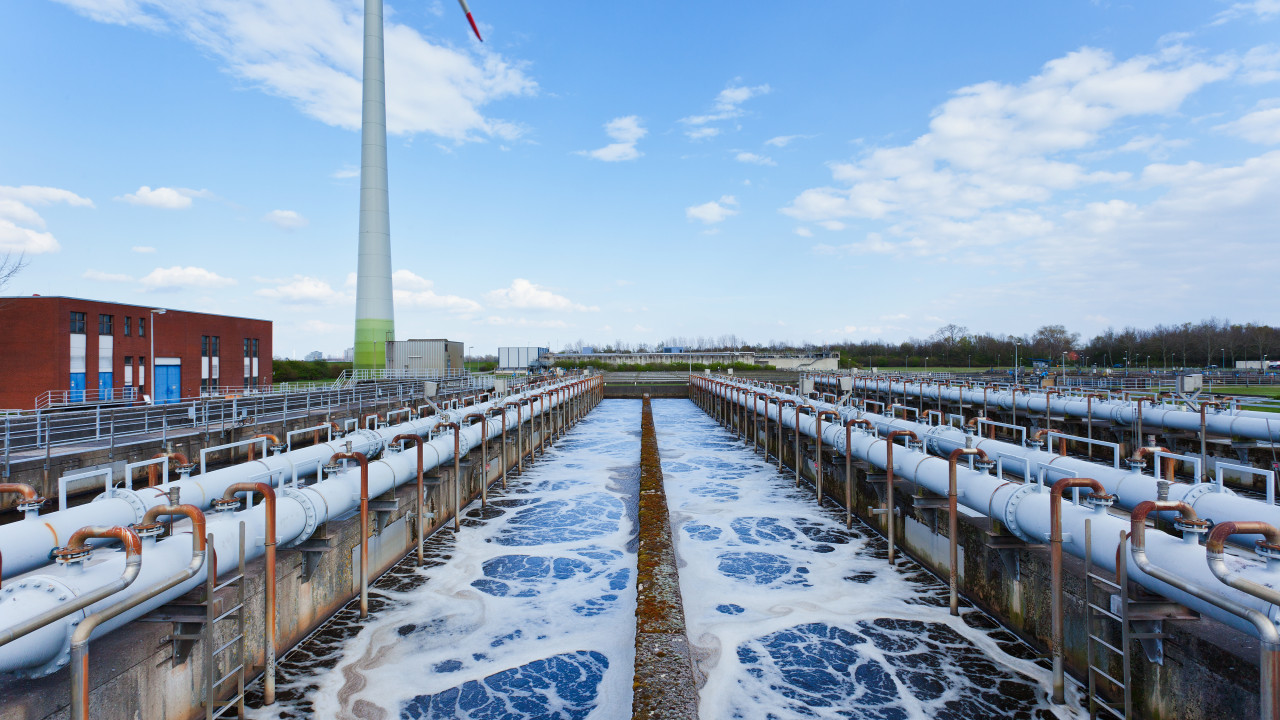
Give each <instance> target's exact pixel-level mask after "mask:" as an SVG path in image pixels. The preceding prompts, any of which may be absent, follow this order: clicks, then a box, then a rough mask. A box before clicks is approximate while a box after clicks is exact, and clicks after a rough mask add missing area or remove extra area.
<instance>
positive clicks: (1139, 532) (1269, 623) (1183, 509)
mask: <svg viewBox="0 0 1280 720" xmlns="http://www.w3.org/2000/svg"><path fill="white" fill-rule="evenodd" d="M1153 510H1157V511H1162V510H1177V511H1179V512H1180V513H1181V515H1182V518H1183V520H1184V521H1192V522H1194V521H1198V520H1199V518H1197V517H1196V513H1195V510H1192V509H1191V506H1189V505H1187V504H1186V503H1181V502H1170V501H1154V500H1153V501H1148V502H1144V503H1141V504H1140V505H1138V507H1136V508H1134V509H1133V521H1132V525H1131V530H1130V537H1131V539H1132V542H1131V543H1130V546H1129V552H1130V555H1132V557H1133V562H1134V564H1135V565H1137V566H1138V568H1139V569H1140V570H1141V571H1142V572H1144V573H1146V574H1148V575H1150V576H1152V577H1154V578H1156V579H1158V580H1161V581H1163V582H1165V583H1168V584H1169V585H1170V586H1172V587H1175V588H1177V589H1179V590H1181V591H1182V592H1185V593H1187V594H1189V595H1191V596H1193V597H1196V598H1199V599H1200V600H1203V601H1205V602H1207V603H1210V604H1211V605H1213V606H1214V607H1216V608H1221V609H1222V610H1225V611H1227V612H1229V613H1231V614H1232V615H1234V616H1237V617H1240V618H1243V619H1245V620H1247V621H1248V622H1249V623H1251V624H1252V625H1253V629H1254V634H1256V635H1257V636H1258V638H1259V640H1261V643H1262V647H1261V657H1260V658H1259V662H1258V672H1259V686H1258V704H1259V706H1260V710H1261V717H1262V720H1280V702H1277V694H1276V693H1277V683H1278V678H1280V632H1277V631H1276V625H1275V622H1274V619H1273V618H1271V617H1268V616H1267V615H1266V614H1264V613H1262V612H1260V611H1258V610H1257V609H1256V608H1253V607H1249V606H1248V605H1246V604H1244V603H1241V602H1237V601H1236V600H1234V599H1231V598H1227V597H1223V596H1222V595H1221V594H1219V593H1215V592H1212V591H1210V590H1208V589H1206V588H1205V587H1203V586H1201V585H1199V584H1196V583H1194V582H1188V581H1187V580H1186V579H1184V578H1182V577H1180V576H1178V575H1176V574H1174V573H1173V572H1170V571H1169V570H1166V569H1165V568H1164V567H1162V566H1160V565H1157V564H1155V563H1154V562H1152V561H1151V560H1150V559H1149V558H1148V557H1147V535H1146V532H1147V523H1146V520H1147V514H1148V513H1150V512H1151V511H1153ZM1196 529H1197V530H1198V532H1188V533H1186V535H1187V537H1189V538H1190V541H1189V542H1195V536H1196V535H1198V534H1200V533H1202V532H1203V528H1196ZM1225 538H1226V534H1225V533H1224V534H1223V535H1221V536H1220V538H1219V542H1221V540H1225ZM1216 550H1217V552H1218V554H1221V545H1218V547H1217V549H1216ZM1206 556H1207V553H1206ZM1271 607H1274V605H1271Z"/></svg>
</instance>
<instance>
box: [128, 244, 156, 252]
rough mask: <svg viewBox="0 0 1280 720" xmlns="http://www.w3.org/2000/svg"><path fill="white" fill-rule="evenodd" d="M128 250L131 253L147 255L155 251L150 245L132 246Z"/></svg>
mask: <svg viewBox="0 0 1280 720" xmlns="http://www.w3.org/2000/svg"><path fill="white" fill-rule="evenodd" d="M129 249H130V250H132V251H133V252H136V253H141V254H148V253H153V252H155V251H156V249H155V248H153V247H151V246H150V245H134V246H133V247H131V248H129Z"/></svg>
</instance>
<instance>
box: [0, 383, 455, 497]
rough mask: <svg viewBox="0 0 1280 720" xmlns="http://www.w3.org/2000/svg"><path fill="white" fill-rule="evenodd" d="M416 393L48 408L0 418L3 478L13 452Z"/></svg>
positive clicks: (370, 389) (332, 392) (351, 392)
mask: <svg viewBox="0 0 1280 720" xmlns="http://www.w3.org/2000/svg"><path fill="white" fill-rule="evenodd" d="M464 390H465V389H464ZM421 395H422V384H421V382H419V381H417V380H413V381H407V380H401V381H383V382H370V383H364V384H360V385H354V386H352V387H350V388H332V387H329V388H321V389H312V390H310V391H306V392H298V393H273V392H259V393H256V394H250V395H244V396H234V395H232V396H217V397H198V398H187V399H185V400H183V401H181V402H178V403H170V404H164V405H134V406H120V407H116V406H110V405H105V406H97V407H93V408H89V409H84V410H75V409H52V410H36V411H28V412H24V413H20V414H11V415H4V416H2V417H0V440H2V441H3V445H2V446H0V454H2V455H3V461H4V465H3V467H4V473H3V477H8V475H9V463H10V456H11V454H12V453H15V452H22V451H27V450H32V449H37V448H42V449H43V448H48V447H56V446H60V445H91V446H92V445H108V444H110V445H111V446H113V447H114V445H115V444H117V443H118V442H120V441H122V440H125V439H128V438H131V437H138V436H143V435H148V434H151V435H159V437H160V438H161V439H162V440H165V439H167V438H168V436H169V434H171V433H182V434H185V432H187V431H195V432H199V431H204V432H211V431H216V430H221V429H225V428H227V427H234V426H236V425H249V424H258V423H267V422H278V421H280V422H283V421H288V420H289V419H297V418H302V417H306V416H308V415H311V414H313V413H329V412H335V411H340V410H349V409H354V410H356V412H363V410H364V408H365V407H371V406H373V405H375V404H386V403H389V402H390V403H394V402H409V401H414V400H416V399H417V398H419V397H421Z"/></svg>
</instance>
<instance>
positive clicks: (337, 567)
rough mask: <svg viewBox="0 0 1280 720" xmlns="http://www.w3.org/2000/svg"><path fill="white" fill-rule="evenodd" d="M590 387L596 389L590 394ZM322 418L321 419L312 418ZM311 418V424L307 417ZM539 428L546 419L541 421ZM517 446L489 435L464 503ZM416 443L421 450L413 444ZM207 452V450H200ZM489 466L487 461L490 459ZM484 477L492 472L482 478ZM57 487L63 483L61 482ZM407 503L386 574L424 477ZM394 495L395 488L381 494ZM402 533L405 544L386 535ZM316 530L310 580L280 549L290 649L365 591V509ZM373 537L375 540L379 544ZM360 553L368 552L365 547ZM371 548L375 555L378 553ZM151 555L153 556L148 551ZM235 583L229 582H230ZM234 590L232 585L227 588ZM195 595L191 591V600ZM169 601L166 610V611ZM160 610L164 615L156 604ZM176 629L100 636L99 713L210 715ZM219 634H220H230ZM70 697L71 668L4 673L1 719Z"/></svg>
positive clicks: (95, 683)
mask: <svg viewBox="0 0 1280 720" xmlns="http://www.w3.org/2000/svg"><path fill="white" fill-rule="evenodd" d="M587 397H590V395H588V396H587ZM547 417H549V418H552V421H551V423H549V427H548V431H547V436H548V438H547V439H548V442H550V437H551V435H552V434H553V433H554V432H555V431H558V430H559V429H560V423H559V417H558V415H554V416H547ZM312 424H315V423H312ZM300 427H306V425H300ZM538 429H539V430H541V429H542V426H541V423H539V426H538ZM508 432H509V436H510V437H509V439H508V442H507V452H506V454H505V456H504V455H503V452H502V442H501V437H500V436H499V437H498V438H495V439H493V440H490V441H489V443H488V448H487V450H488V457H487V458H482V457H481V454H482V453H481V449H480V448H476V449H475V450H473V451H472V452H471V453H469V454H467V455H466V456H464V457H463V458H462V461H461V463H460V466H461V471H462V472H461V474H462V487H461V492H462V496H463V507H464V509H465V507H466V506H467V505H468V504H469V503H470V502H472V501H474V500H476V499H477V498H479V497H480V496H481V489H482V485H483V484H487V485H489V486H490V487H492V486H493V485H494V484H495V483H498V484H500V482H501V477H502V473H503V468H504V467H505V468H507V469H508V473H509V475H508V477H509V478H510V477H514V474H515V472H516V470H515V468H516V466H517V454H518V453H517V444H516V439H515V433H516V431H515V430H514V429H513V430H509V431H508ZM521 432H522V434H523V435H522V437H523V440H522V442H523V447H524V449H525V454H526V459H525V464H526V466H527V465H528V464H529V463H530V462H531V461H532V459H531V458H530V457H528V456H529V455H530V453H531V452H532V450H531V448H535V447H536V445H537V444H538V443H539V442H540V441H541V440H542V437H541V435H540V434H539V433H538V432H534V430H533V428H532V427H531V424H530V423H529V422H528V421H526V422H525V423H524V424H523V426H522V428H521ZM255 434H256V433H255ZM407 452H414V451H413V450H412V449H409V450H407ZM197 455H198V453H197ZM486 459H487V460H488V463H487V465H488V466H489V468H488V471H487V473H486V472H483V471H482V468H484V467H485V465H486V462H485V460H486ZM482 476H483V477H484V480H483V482H482V480H481V478H482ZM453 482H454V477H453V465H452V463H449V464H447V465H446V466H444V467H442V468H440V470H439V477H438V478H428V480H427V483H426V493H425V505H426V511H427V512H428V513H434V514H435V517H434V518H431V519H428V520H427V522H428V525H427V527H426V528H424V533H425V534H427V535H430V534H432V533H434V532H435V531H437V530H439V529H440V528H442V527H445V526H446V525H451V524H452V522H453V515H454V513H453V503H454V500H453V497H454V494H453V490H454V484H453ZM55 492H56V491H55ZM394 497H395V498H396V499H397V500H398V507H397V508H396V509H395V510H394V511H389V512H388V513H387V515H386V516H385V517H384V519H385V523H384V525H383V527H384V528H393V527H396V528H398V527H400V526H399V525H397V524H398V523H404V524H405V526H407V529H408V530H409V531H408V532H404V533H392V532H386V531H385V529H384V532H383V534H382V540H383V544H384V547H383V552H382V553H381V557H382V558H383V559H384V562H382V563H381V564H378V565H376V566H375V567H373V568H372V569H371V576H373V577H376V576H377V575H380V574H381V573H383V572H385V571H386V570H388V569H390V567H391V566H392V565H394V564H395V563H396V562H397V561H398V560H399V559H400V558H402V557H404V556H405V555H406V554H408V553H410V552H413V551H414V550H415V543H416V540H417V532H416V528H414V526H413V522H414V519H413V518H412V517H410V515H411V513H413V512H414V511H415V510H416V505H417V487H416V484H415V483H414V482H409V483H406V484H405V485H402V486H401V487H399V488H398V489H397V490H396V491H395V492H394ZM377 499H380V500H389V499H391V496H390V495H388V496H385V497H382V498H377ZM377 529H378V528H377V519H376V515H375V514H374V513H372V512H371V513H370V528H369V530H370V533H371V535H372V534H373V533H374V532H376V531H377ZM393 538H394V539H395V544H396V545H398V547H389V546H387V545H386V543H388V542H392V539H393ZM315 539H327V541H328V543H329V544H330V545H331V546H332V547H331V549H330V550H328V551H326V552H324V553H323V554H321V555H319V557H318V560H317V561H316V565H315V568H314V571H313V573H312V575H311V577H310V579H309V580H308V581H307V582H303V580H302V573H303V566H304V553H303V552H302V551H300V550H296V549H286V548H281V549H280V550H279V555H278V558H277V574H278V579H277V586H276V593H277V596H276V602H277V631H276V632H277V635H276V637H277V641H276V642H277V647H278V649H279V652H280V653H283V651H284V649H285V648H290V647H292V646H294V645H295V644H297V643H298V642H300V641H301V640H303V639H304V638H306V637H307V635H309V634H310V633H311V632H312V631H314V630H315V629H316V628H318V627H319V626H320V625H322V624H323V623H324V622H325V621H326V620H328V619H329V618H330V617H331V616H332V615H333V614H334V613H336V612H337V611H338V610H340V609H341V608H342V607H343V606H344V605H345V604H346V603H348V602H349V601H351V600H352V599H353V598H355V597H358V595H359V583H358V582H357V580H358V560H357V561H356V563H353V562H352V557H353V552H352V551H353V549H356V550H358V547H359V544H360V516H359V514H354V515H352V516H350V517H347V518H344V519H342V520H341V521H340V522H329V523H327V524H326V525H324V526H321V527H320V528H318V529H317V531H316V535H315ZM371 546H372V544H371ZM357 557H358V556H357ZM371 557H373V556H372V555H371ZM143 561H144V562H145V558H144V560H143ZM218 562H219V566H220V567H226V565H227V564H228V563H234V562H235V558H219V559H218ZM264 563H265V559H264V558H261V557H260V558H258V559H256V560H254V561H252V562H250V563H248V565H247V567H246V571H247V572H246V576H247V586H246V595H247V599H246V608H247V609H248V614H247V617H248V628H247V631H246V632H247V634H246V638H247V640H246V643H247V644H246V654H247V655H248V659H249V667H250V668H251V671H250V672H249V674H248V677H249V678H253V677H255V676H257V675H258V674H259V673H261V672H262V669H263V667H264V665H265V651H264V650H265V649H264V644H263V638H264V633H265V617H264V604H265V577H266V572H265V568H264ZM228 590H229V589H228ZM227 592H228V591H227V590H224V591H223V593H224V594H225V593H227ZM187 599H191V598H184V600H187ZM164 610H165V609H164V608H162V609H161V610H160V611H157V612H163V611H164ZM153 615H155V614H154V613H153ZM173 632H174V626H173V625H172V624H171V623H169V622H147V621H145V620H144V621H139V622H134V623H132V624H130V625H128V626H126V627H125V628H122V629H120V630H118V631H116V632H114V633H111V634H109V635H107V636H105V637H103V638H100V639H96V640H94V641H93V643H92V645H91V646H90V651H91V655H90V672H89V684H90V688H91V690H90V714H91V716H92V717H93V718H95V720H97V719H98V718H101V719H102V720H116V719H124V718H131V719H132V718H145V719H146V720H187V719H188V718H202V717H204V709H203V707H202V705H201V702H200V701H201V695H202V692H203V677H204V663H203V660H202V658H203V656H204V653H205V649H204V647H203V643H202V641H198V642H197V643H196V645H195V647H194V648H193V649H192V650H191V653H190V655H189V657H188V658H187V659H186V660H185V661H184V662H182V663H181V664H179V665H177V666H176V667H175V666H174V664H173V663H172V661H171V659H170V658H171V655H172V646H171V644H170V643H169V642H168V637H169V636H170V635H171V634H172V633H173ZM225 640H226V638H218V639H216V640H215V642H224V641H225ZM69 704H70V675H69V673H68V671H67V670H65V669H64V670H62V671H60V672H57V673H54V674H53V675H50V676H48V677H44V678H40V679H37V680H17V679H12V678H4V679H0V720H37V719H48V720H53V719H55V718H65V717H67V713H68V707H69Z"/></svg>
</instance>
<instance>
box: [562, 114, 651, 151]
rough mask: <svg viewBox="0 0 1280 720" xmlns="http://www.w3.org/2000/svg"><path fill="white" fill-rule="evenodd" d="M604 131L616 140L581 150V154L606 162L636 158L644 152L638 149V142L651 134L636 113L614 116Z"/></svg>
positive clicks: (606, 124)
mask: <svg viewBox="0 0 1280 720" xmlns="http://www.w3.org/2000/svg"><path fill="white" fill-rule="evenodd" d="M604 132H605V134H606V135H608V136H609V138H610V139H612V140H613V141H614V142H612V143H609V144H608V145H605V146H604V147H602V148H597V149H595V150H580V151H579V152H578V154H579V155H585V156H587V157H589V158H595V159H596V160H601V161H604V162H621V161H623V160H635V159H636V158H638V157H640V156H641V155H643V154H644V153H642V152H640V151H639V150H637V149H636V143H638V142H640V139H641V138H643V137H644V136H645V135H648V134H649V131H648V130H646V129H645V127H644V126H643V125H641V124H640V118H638V117H636V116H635V115H627V116H625V117H619V118H614V119H612V120H610V121H609V122H607V123H605V125H604Z"/></svg>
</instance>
